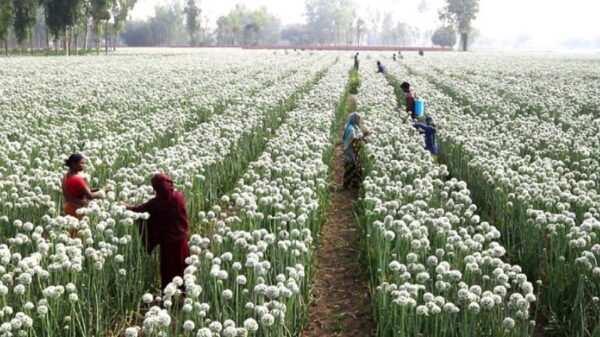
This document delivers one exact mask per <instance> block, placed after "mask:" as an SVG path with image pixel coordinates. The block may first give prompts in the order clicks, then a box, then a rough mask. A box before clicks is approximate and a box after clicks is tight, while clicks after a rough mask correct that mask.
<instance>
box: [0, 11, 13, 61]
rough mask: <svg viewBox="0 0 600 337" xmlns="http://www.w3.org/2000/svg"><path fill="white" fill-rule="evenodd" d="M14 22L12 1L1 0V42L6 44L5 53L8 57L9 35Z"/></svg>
mask: <svg viewBox="0 0 600 337" xmlns="http://www.w3.org/2000/svg"><path fill="white" fill-rule="evenodd" d="M13 21H14V16H13V2H12V0H0V41H2V42H4V51H5V53H6V56H8V34H9V33H10V26H12V24H13Z"/></svg>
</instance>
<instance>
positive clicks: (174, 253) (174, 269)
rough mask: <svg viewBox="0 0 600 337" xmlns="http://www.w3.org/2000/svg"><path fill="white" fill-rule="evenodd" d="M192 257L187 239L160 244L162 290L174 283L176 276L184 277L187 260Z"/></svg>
mask: <svg viewBox="0 0 600 337" xmlns="http://www.w3.org/2000/svg"><path fill="white" fill-rule="evenodd" d="M189 256H190V246H189V245H188V240H187V238H185V239H183V240H180V241H175V242H170V243H161V244H160V283H161V289H162V290H165V287H166V286H167V284H169V282H171V281H173V278H174V277H175V276H181V277H183V271H184V270H185V267H186V266H187V265H186V264H185V259H186V258H187V257H189Z"/></svg>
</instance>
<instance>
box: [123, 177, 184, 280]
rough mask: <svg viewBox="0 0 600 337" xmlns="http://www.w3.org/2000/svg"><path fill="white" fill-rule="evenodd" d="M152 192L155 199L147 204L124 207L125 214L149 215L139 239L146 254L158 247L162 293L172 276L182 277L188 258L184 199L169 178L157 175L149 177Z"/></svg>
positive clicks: (126, 205)
mask: <svg viewBox="0 0 600 337" xmlns="http://www.w3.org/2000/svg"><path fill="white" fill-rule="evenodd" d="M152 188H153V189H154V192H155V193H156V196H155V197H154V198H152V199H150V200H148V201H147V202H146V203H144V204H141V205H138V206H133V205H128V204H125V207H126V208H127V210H130V211H133V212H136V213H149V214H150V218H148V222H147V224H146V227H145V228H144V231H142V238H143V239H145V240H143V241H144V248H145V249H146V252H147V253H148V254H150V253H152V250H153V249H154V247H156V245H160V280H161V287H162V289H163V290H164V289H165V287H166V286H167V284H169V282H171V281H172V280H173V278H174V277H175V276H181V277H183V271H184V269H185V267H186V264H185V259H186V258H187V257H188V256H190V248H189V245H188V240H187V237H188V234H189V232H190V229H189V227H188V216H187V210H186V206H185V199H184V197H183V194H182V193H181V192H177V191H175V188H174V186H173V182H172V181H171V179H169V177H168V176H166V175H165V174H162V173H157V174H155V175H154V176H153V177H152Z"/></svg>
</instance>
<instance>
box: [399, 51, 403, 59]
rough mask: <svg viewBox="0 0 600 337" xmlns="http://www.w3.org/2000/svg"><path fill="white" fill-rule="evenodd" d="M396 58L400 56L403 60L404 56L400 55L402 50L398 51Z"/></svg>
mask: <svg viewBox="0 0 600 337" xmlns="http://www.w3.org/2000/svg"><path fill="white" fill-rule="evenodd" d="M398 56H400V59H403V58H404V56H403V55H402V50H398Z"/></svg>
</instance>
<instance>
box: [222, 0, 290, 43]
mask: <svg viewBox="0 0 600 337" xmlns="http://www.w3.org/2000/svg"><path fill="white" fill-rule="evenodd" d="M216 33H217V43H218V44H219V45H254V44H259V43H263V44H275V43H278V42H279V39H280V37H281V23H280V21H279V19H278V18H277V17H275V16H274V15H273V14H271V13H269V12H268V10H267V8H266V7H261V8H259V9H256V10H249V9H247V8H246V7H245V6H243V5H240V4H238V5H236V6H235V8H234V9H233V10H232V11H231V12H229V14H228V15H227V16H221V17H219V19H218V20H217V31H216Z"/></svg>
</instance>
